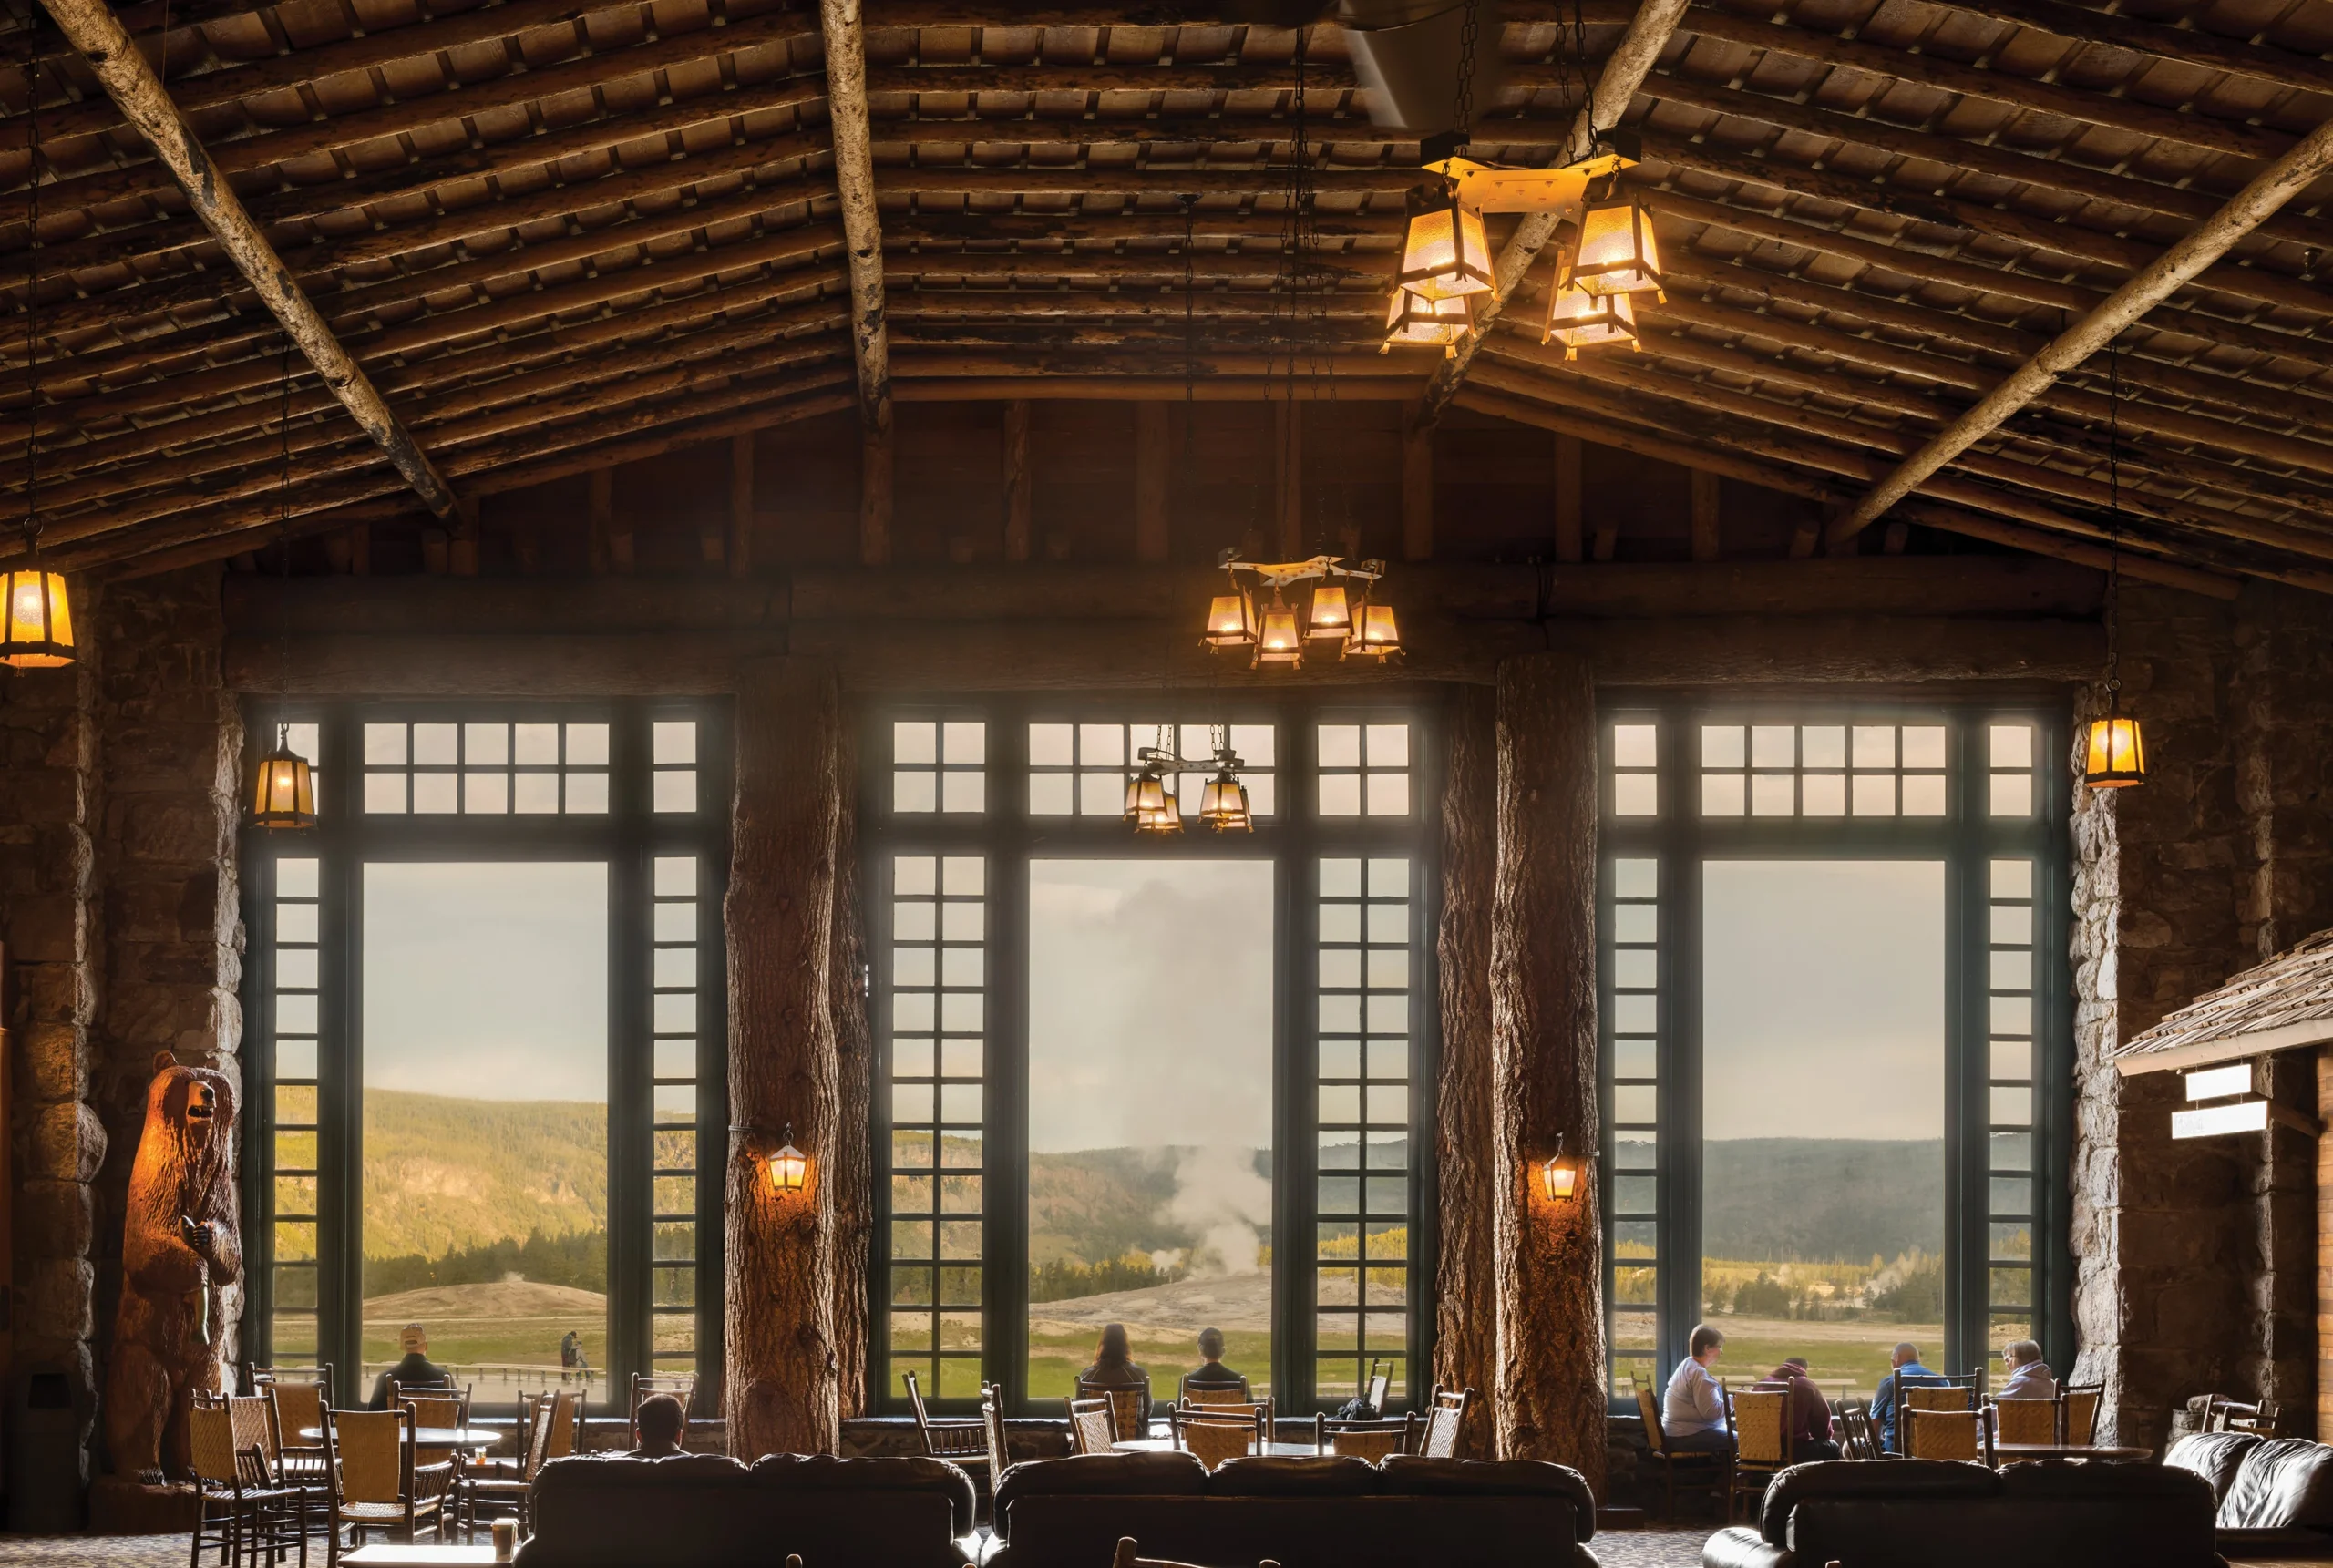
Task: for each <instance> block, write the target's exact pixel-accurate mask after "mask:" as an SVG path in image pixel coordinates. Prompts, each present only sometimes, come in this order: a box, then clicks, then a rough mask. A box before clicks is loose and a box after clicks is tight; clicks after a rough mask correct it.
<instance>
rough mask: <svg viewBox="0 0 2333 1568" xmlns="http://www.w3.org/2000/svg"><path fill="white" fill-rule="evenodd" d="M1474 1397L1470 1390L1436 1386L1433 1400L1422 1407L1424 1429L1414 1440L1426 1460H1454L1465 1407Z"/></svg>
mask: <svg viewBox="0 0 2333 1568" xmlns="http://www.w3.org/2000/svg"><path fill="white" fill-rule="evenodd" d="M1474 1399H1475V1390H1474V1389H1459V1390H1458V1391H1457V1392H1455V1393H1453V1392H1452V1391H1451V1390H1450V1389H1444V1388H1441V1387H1439V1386H1437V1387H1436V1388H1435V1389H1434V1403H1433V1404H1432V1405H1430V1406H1428V1407H1427V1409H1426V1412H1425V1431H1424V1433H1423V1435H1422V1436H1421V1437H1420V1438H1419V1439H1418V1452H1420V1453H1421V1454H1423V1455H1424V1456H1425V1457H1426V1458H1428V1459H1456V1458H1457V1457H1458V1436H1459V1434H1460V1433H1461V1432H1462V1431H1464V1430H1465V1425H1466V1407H1467V1406H1468V1405H1469V1404H1472V1403H1473V1402H1474Z"/></svg>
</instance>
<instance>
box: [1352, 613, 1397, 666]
mask: <svg viewBox="0 0 2333 1568" xmlns="http://www.w3.org/2000/svg"><path fill="white" fill-rule="evenodd" d="M1401 651H1402V629H1401V627H1400V626H1399V625H1398V624H1396V623H1395V621H1394V620H1393V606H1392V605H1390V604H1366V603H1364V604H1363V605H1362V607H1361V620H1359V622H1357V623H1356V624H1355V625H1354V627H1353V629H1352V636H1351V638H1349V639H1347V640H1346V642H1345V656H1346V657H1347V658H1349V659H1375V660H1380V661H1382V660H1386V659H1391V658H1393V656H1394V655H1395V654H1397V653H1399V652H1401Z"/></svg>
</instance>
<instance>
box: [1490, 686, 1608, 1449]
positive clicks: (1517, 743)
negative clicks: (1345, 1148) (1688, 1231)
mask: <svg viewBox="0 0 2333 1568" xmlns="http://www.w3.org/2000/svg"><path fill="white" fill-rule="evenodd" d="M1497 855H1498V858H1497V870H1496V886H1495V893H1494V896H1493V901H1492V907H1491V975H1490V991H1491V1116H1492V1130H1493V1141H1492V1143H1491V1147H1490V1150H1489V1155H1490V1158H1491V1160H1492V1161H1493V1162H1494V1163H1493V1166H1492V1168H1491V1170H1490V1172H1489V1182H1490V1185H1491V1188H1492V1190H1493V1192H1494V1193H1495V1194H1496V1206H1495V1228H1494V1235H1493V1255H1494V1264H1493V1268H1494V1280H1495V1289H1496V1291H1497V1309H1498V1310H1497V1321H1498V1348H1497V1366H1498V1376H1497V1378H1496V1379H1495V1384H1494V1389H1495V1392H1494V1394H1493V1409H1494V1412H1495V1415H1496V1417H1497V1420H1496V1430H1497V1438H1498V1451H1499V1453H1500V1454H1501V1455H1502V1456H1503V1457H1506V1458H1510V1459H1543V1460H1556V1461H1557V1463H1559V1464H1567V1465H1569V1466H1571V1467H1572V1468H1573V1469H1575V1470H1577V1471H1579V1472H1580V1474H1582V1475H1583V1476H1585V1477H1587V1478H1588V1485H1589V1486H1591V1487H1593V1488H1595V1489H1597V1490H1598V1491H1599V1492H1600V1491H1602V1489H1603V1485H1604V1431H1605V1390H1604V1303H1603V1294H1604V1293H1603V1245H1602V1237H1601V1235H1600V1233H1599V1230H1598V1224H1597V1214H1598V1204H1599V1203H1600V1201H1601V1200H1600V1195H1599V1192H1598V1180H1597V1161H1596V1153H1597V1133H1598V1128H1597V1103H1596V1087H1597V1085H1596V694H1595V688H1594V686H1593V685H1592V683H1591V682H1590V680H1589V677H1588V665H1587V663H1586V661H1583V660H1581V659H1578V658H1577V657H1575V656H1573V655H1569V654H1557V653H1541V654H1530V655H1526V656H1525V657H1522V658H1517V659H1510V660H1508V661H1506V662H1504V663H1502V664H1501V665H1500V666H1499V671H1498V852H1497ZM1558 1137H1560V1138H1561V1140H1562V1144H1563V1148H1564V1151H1565V1153H1567V1154H1569V1155H1570V1156H1571V1157H1572V1161H1573V1163H1574V1165H1575V1167H1576V1168H1577V1170H1578V1189H1577V1192H1576V1194H1575V1195H1574V1196H1573V1197H1572V1198H1571V1199H1570V1200H1568V1201H1567V1202H1562V1203H1550V1202H1549V1201H1548V1200H1547V1196H1546V1194H1545V1193H1544V1192H1543V1191H1542V1189H1541V1187H1540V1184H1539V1180H1540V1179H1539V1171H1540V1168H1541V1167H1542V1166H1543V1165H1544V1164H1545V1163H1546V1162H1547V1159H1548V1157H1549V1156H1550V1155H1552V1154H1554V1153H1555V1152H1556V1147H1557V1139H1558Z"/></svg>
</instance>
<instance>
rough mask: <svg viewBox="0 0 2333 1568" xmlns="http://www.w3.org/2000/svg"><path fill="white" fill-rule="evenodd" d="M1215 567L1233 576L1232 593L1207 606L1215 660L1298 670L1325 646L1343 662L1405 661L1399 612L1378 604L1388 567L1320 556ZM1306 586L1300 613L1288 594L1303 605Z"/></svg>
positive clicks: (1233, 553) (1235, 558) (1226, 560)
mask: <svg viewBox="0 0 2333 1568" xmlns="http://www.w3.org/2000/svg"><path fill="white" fill-rule="evenodd" d="M1216 564H1217V565H1218V566H1219V567H1221V568H1222V569H1224V571H1225V572H1226V573H1227V574H1228V576H1229V578H1230V589H1231V591H1230V592H1228V593H1219V594H1218V595H1216V596H1215V598H1214V599H1213V600H1210V601H1209V603H1208V612H1207V636H1206V642H1207V646H1208V648H1209V649H1211V650H1213V651H1216V652H1218V653H1220V652H1228V651H1246V653H1247V654H1248V665H1249V669H1260V668H1262V667H1263V666H1265V665H1267V664H1280V665H1285V666H1287V667H1288V668H1289V669H1291V670H1294V669H1298V668H1300V667H1301V666H1302V665H1303V663H1304V660H1305V657H1306V654H1307V652H1308V651H1310V649H1311V648H1312V647H1313V645H1314V644H1320V643H1326V644H1333V645H1334V647H1335V649H1336V654H1337V657H1338V659H1339V660H1346V659H1374V660H1376V661H1378V662H1379V663H1381V664H1382V663H1383V662H1385V661H1387V660H1389V659H1396V658H1399V657H1400V656H1401V652H1402V636H1401V630H1400V627H1399V626H1398V624H1397V623H1396V622H1395V620H1394V617H1393V606H1392V605H1390V604H1381V603H1379V602H1378V601H1377V600H1376V597H1375V594H1376V589H1377V585H1378V583H1379V582H1381V581H1382V580H1383V579H1384V576H1385V563H1384V562H1383V561H1382V560H1364V561H1347V560H1346V559H1344V558H1343V557H1341V556H1331V555H1316V556H1312V557H1310V558H1309V559H1305V560H1300V561H1251V560H1242V559H1239V552H1238V551H1237V550H1236V549H1230V550H1225V551H1224V552H1223V555H1222V557H1221V558H1220V559H1218V561H1217V562H1216ZM1307 583H1310V584H1311V585H1312V589H1311V594H1310V598H1309V599H1307V600H1305V602H1304V604H1303V606H1302V608H1301V609H1300V608H1298V607H1297V606H1296V605H1292V604H1290V602H1289V594H1290V590H1291V589H1294V590H1297V591H1298V592H1299V595H1300V597H1301V589H1302V588H1303V586H1304V585H1305V584H1307ZM1266 593H1269V595H1270V598H1269V600H1266V599H1265V598H1264V595H1265V594H1266ZM1322 651H1326V650H1325V649H1324V650H1322Z"/></svg>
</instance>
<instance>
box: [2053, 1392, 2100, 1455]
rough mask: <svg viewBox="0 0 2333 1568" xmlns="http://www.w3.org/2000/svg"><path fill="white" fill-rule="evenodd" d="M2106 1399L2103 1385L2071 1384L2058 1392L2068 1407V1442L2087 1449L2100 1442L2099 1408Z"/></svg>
mask: <svg viewBox="0 0 2333 1568" xmlns="http://www.w3.org/2000/svg"><path fill="white" fill-rule="evenodd" d="M2105 1397H2106V1385H2105V1384H2103V1383H2071V1384H2068V1385H2066V1386H2065V1387H2063V1388H2061V1389H2059V1390H2058V1398H2059V1399H2062V1400H2064V1401H2065V1406H2066V1429H2065V1430H2066V1441H2068V1442H2070V1443H2078V1444H2081V1445H2082V1446H2084V1447H2087V1446H2088V1445H2090V1444H2091V1443H2094V1442H2096V1441H2097V1440H2098V1406H2099V1402H2100V1401H2101V1400H2102V1399H2105Z"/></svg>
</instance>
